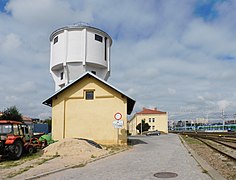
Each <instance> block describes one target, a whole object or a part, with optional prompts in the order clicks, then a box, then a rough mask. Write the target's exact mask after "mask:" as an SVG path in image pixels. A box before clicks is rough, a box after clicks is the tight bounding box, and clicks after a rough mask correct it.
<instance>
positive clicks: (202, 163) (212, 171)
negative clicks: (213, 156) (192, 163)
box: [179, 136, 226, 180]
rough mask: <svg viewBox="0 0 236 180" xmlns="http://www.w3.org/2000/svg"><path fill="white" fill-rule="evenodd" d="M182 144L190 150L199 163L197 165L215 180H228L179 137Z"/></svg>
mask: <svg viewBox="0 0 236 180" xmlns="http://www.w3.org/2000/svg"><path fill="white" fill-rule="evenodd" d="M179 138H180V140H181V142H182V143H183V145H184V146H185V148H186V149H187V150H188V152H190V153H191V155H192V156H193V158H194V159H195V160H196V161H197V163H198V164H199V165H200V166H201V167H202V169H203V170H206V171H207V173H208V174H209V176H210V177H211V178H212V179H214V180H226V179H225V178H224V177H223V176H222V175H221V174H220V173H219V172H217V171H216V170H215V169H214V168H213V167H211V166H210V165H209V164H208V163H207V162H206V161H205V160H204V159H202V158H201V157H200V156H199V155H198V154H197V153H195V152H194V151H193V150H192V149H191V148H190V147H189V146H188V144H187V143H186V142H185V141H184V140H183V138H182V137H181V136H179Z"/></svg>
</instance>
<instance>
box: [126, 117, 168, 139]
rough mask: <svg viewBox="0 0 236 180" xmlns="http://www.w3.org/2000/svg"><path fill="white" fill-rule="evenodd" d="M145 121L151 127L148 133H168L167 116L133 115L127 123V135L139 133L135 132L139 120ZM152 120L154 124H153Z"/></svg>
mask: <svg viewBox="0 0 236 180" xmlns="http://www.w3.org/2000/svg"><path fill="white" fill-rule="evenodd" d="M143 119H144V120H145V123H148V124H149V125H150V126H151V127H150V129H149V130H148V131H155V130H158V131H161V132H164V133H168V114H167V113H166V114H135V115H134V116H133V118H132V119H131V120H130V121H129V125H128V126H129V133H131V135H137V134H138V133H139V131H138V130H136V126H137V125H138V124H139V123H141V120H143ZM153 120H154V122H153Z"/></svg>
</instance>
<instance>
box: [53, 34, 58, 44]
mask: <svg viewBox="0 0 236 180" xmlns="http://www.w3.org/2000/svg"><path fill="white" fill-rule="evenodd" d="M57 42H58V36H57V37H55V38H54V40H53V44H56V43H57Z"/></svg>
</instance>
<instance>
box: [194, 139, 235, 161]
mask: <svg viewBox="0 0 236 180" xmlns="http://www.w3.org/2000/svg"><path fill="white" fill-rule="evenodd" d="M195 138H196V139H198V140H199V141H201V142H202V143H204V144H206V145H207V146H208V147H210V148H212V149H214V150H215V151H217V152H219V153H220V154H223V155H224V156H227V157H228V158H229V159H231V160H234V161H236V147H235V146H232V145H229V144H225V143H222V142H219V141H215V140H212V139H211V140H209V139H205V138H204V139H203V138H198V137H195Z"/></svg>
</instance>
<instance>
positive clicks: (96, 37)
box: [94, 34, 103, 43]
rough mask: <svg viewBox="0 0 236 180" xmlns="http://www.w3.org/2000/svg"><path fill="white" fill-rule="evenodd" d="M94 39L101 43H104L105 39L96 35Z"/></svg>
mask: <svg viewBox="0 0 236 180" xmlns="http://www.w3.org/2000/svg"><path fill="white" fill-rule="evenodd" d="M94 39H95V40H96V41H98V42H100V43H102V42H103V37H102V36H100V35H98V34H95V36H94Z"/></svg>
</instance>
